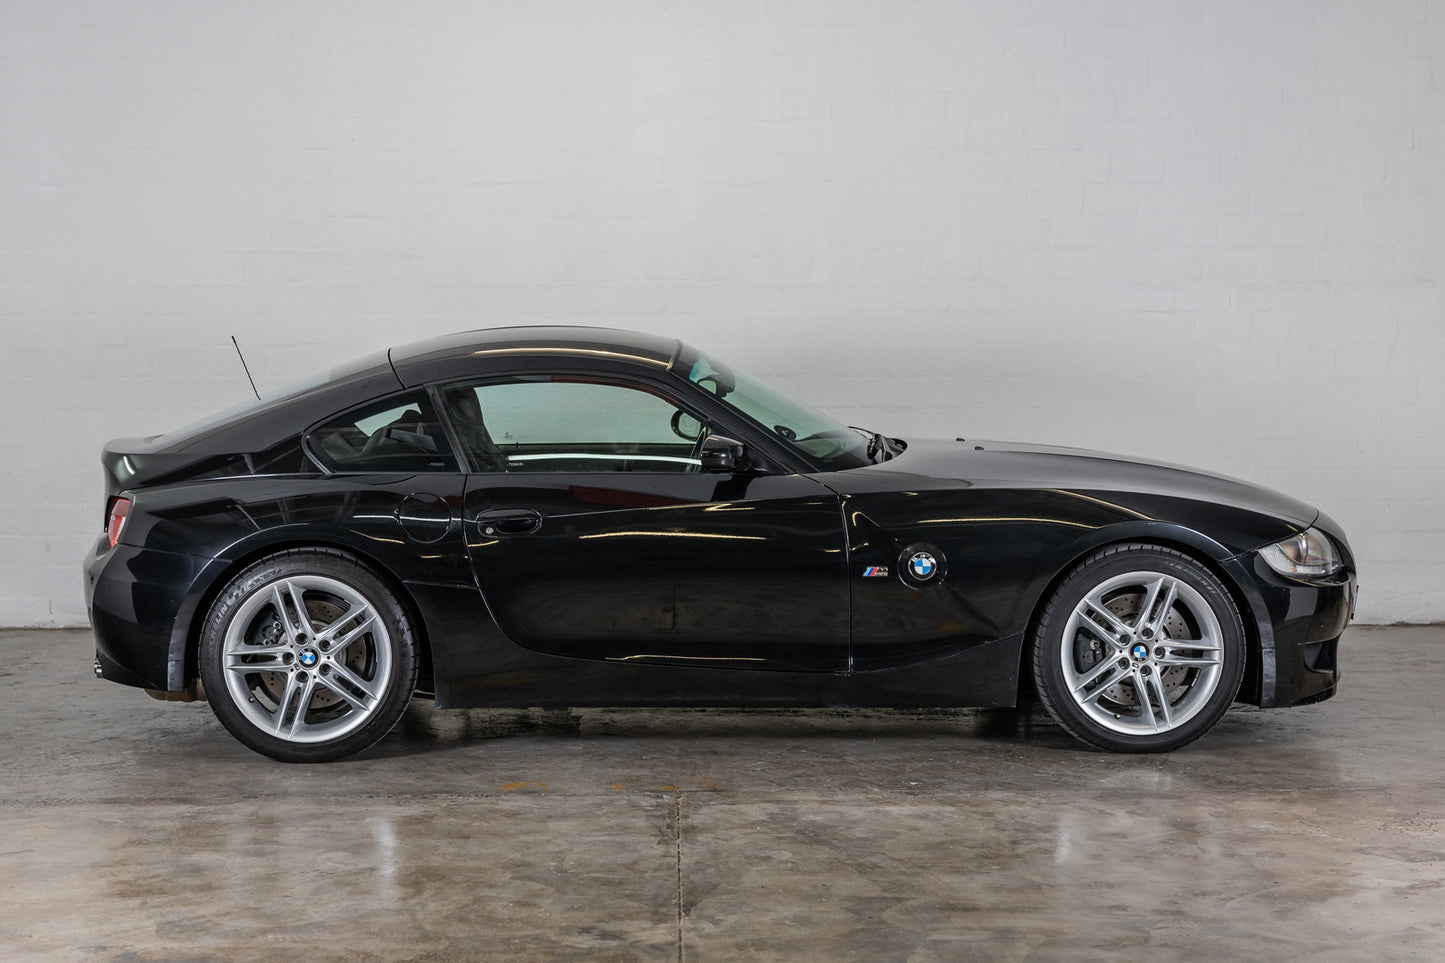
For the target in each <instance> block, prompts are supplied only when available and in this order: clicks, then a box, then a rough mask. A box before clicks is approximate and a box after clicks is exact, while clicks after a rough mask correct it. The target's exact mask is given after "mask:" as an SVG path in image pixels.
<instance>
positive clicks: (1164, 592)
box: [1134, 575, 1179, 639]
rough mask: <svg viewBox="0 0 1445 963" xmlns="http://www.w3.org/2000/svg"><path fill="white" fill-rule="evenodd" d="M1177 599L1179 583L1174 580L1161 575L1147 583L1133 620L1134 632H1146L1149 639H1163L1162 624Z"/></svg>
mask: <svg viewBox="0 0 1445 963" xmlns="http://www.w3.org/2000/svg"><path fill="white" fill-rule="evenodd" d="M1178 599H1179V583H1178V582H1177V581H1176V580H1174V579H1172V578H1169V577H1168V576H1164V575H1161V576H1160V577H1159V578H1157V579H1155V580H1154V581H1153V582H1151V583H1149V585H1148V586H1147V587H1146V589H1145V591H1144V601H1143V603H1142V604H1141V605H1140V606H1139V616H1138V618H1136V619H1135V620H1134V630H1135V631H1136V632H1143V631H1145V630H1148V633H1149V634H1148V636H1147V638H1149V639H1158V638H1161V637H1163V634H1164V623H1165V621H1166V620H1167V619H1168V618H1169V613H1170V611H1171V610H1172V609H1173V608H1174V603H1175V602H1176V601H1177V600H1178Z"/></svg>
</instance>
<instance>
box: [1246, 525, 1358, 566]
mask: <svg viewBox="0 0 1445 963" xmlns="http://www.w3.org/2000/svg"><path fill="white" fill-rule="evenodd" d="M1259 554H1260V556H1261V557H1263V558H1264V560H1265V561H1266V562H1268V563H1269V567H1270V568H1272V569H1274V570H1275V571H1276V572H1278V573H1279V574H1281V575H1290V576H1293V577H1295V578H1319V577H1321V576H1324V575H1333V574H1335V573H1336V572H1338V571H1339V570H1340V568H1341V567H1342V566H1343V564H1344V563H1343V562H1341V561H1340V556H1339V553H1337V552H1336V551H1335V546H1334V543H1333V542H1331V541H1330V540H1329V539H1328V538H1326V537H1325V536H1324V535H1322V534H1320V533H1319V532H1317V531H1315V530H1314V529H1313V528H1311V529H1308V530H1307V531H1303V532H1300V533H1299V534H1298V535H1291V536H1290V537H1289V538H1284V539H1280V540H1279V541H1278V542H1275V543H1274V544H1273V545H1266V546H1265V547H1264V548H1262V549H1260V550H1259Z"/></svg>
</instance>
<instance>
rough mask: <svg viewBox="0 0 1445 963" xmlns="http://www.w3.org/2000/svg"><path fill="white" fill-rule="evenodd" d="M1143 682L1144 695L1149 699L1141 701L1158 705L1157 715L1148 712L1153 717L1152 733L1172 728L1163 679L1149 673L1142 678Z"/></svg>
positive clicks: (1167, 696)
mask: <svg viewBox="0 0 1445 963" xmlns="http://www.w3.org/2000/svg"><path fill="white" fill-rule="evenodd" d="M1143 681H1144V693H1146V694H1147V695H1148V696H1150V697H1151V698H1149V699H1147V700H1141V701H1149V702H1153V703H1157V704H1158V709H1159V712H1158V715H1157V716H1156V715H1155V714H1154V713H1153V712H1152V711H1151V712H1150V715H1151V716H1153V717H1154V718H1153V721H1154V731H1155V732H1161V731H1163V730H1165V729H1172V728H1174V719H1173V713H1172V712H1171V707H1170V705H1169V695H1168V693H1166V692H1165V690H1164V679H1163V678H1162V677H1161V676H1160V675H1159V673H1158V672H1150V673H1149V674H1148V675H1145V676H1143Z"/></svg>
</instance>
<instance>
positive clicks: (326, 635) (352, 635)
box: [316, 605, 376, 652]
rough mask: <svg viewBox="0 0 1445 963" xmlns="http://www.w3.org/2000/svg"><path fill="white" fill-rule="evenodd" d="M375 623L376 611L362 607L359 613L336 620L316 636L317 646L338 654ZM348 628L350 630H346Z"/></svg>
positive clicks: (347, 614) (368, 607) (349, 613)
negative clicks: (325, 647) (319, 645)
mask: <svg viewBox="0 0 1445 963" xmlns="http://www.w3.org/2000/svg"><path fill="white" fill-rule="evenodd" d="M375 621H376V610H375V609H373V608H371V606H369V605H368V606H363V607H362V608H361V611H359V612H357V613H355V614H353V613H351V612H347V613H346V615H344V616H342V617H341V618H339V619H337V620H336V621H335V622H333V623H331V624H330V625H328V626H327V627H326V628H324V629H322V630H321V631H320V632H318V633H317V634H316V641H317V643H318V644H321V645H326V646H329V647H330V649H331V651H332V652H340V651H341V650H342V649H345V648H346V647H347V646H348V645H350V644H351V643H353V642H355V641H356V640H357V639H359V638H361V637H362V636H363V635H365V634H366V633H367V631H368V630H369V629H370V628H371V626H372V623H374V622H375ZM348 626H350V628H348ZM343 629H344V630H345V631H342V630H343Z"/></svg>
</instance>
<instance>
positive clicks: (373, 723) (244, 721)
mask: <svg viewBox="0 0 1445 963" xmlns="http://www.w3.org/2000/svg"><path fill="white" fill-rule="evenodd" d="M200 671H201V681H202V682H203V683H204V684H205V687H206V695H207V698H208V699H209V700H210V703H211V708H212V710H213V711H214V712H215V714H216V717H217V718H218V719H220V721H221V724H222V725H224V726H225V727H226V728H227V729H228V730H229V731H230V732H231V734H232V735H233V736H235V737H236V738H237V739H239V740H240V741H241V742H242V743H244V744H245V745H247V746H249V747H250V748H252V749H254V750H256V751H257V752H260V753H264V754H265V755H268V756H270V757H272V758H273V759H279V760H281V761H282V762H328V761H330V760H333V759H340V758H342V757H344V756H349V755H352V754H354V753H357V752H360V751H361V750H363V749H365V748H367V747H368V746H370V745H372V744H373V743H375V742H376V741H377V740H379V739H381V738H382V737H383V736H385V735H386V734H387V733H388V732H390V731H391V729H392V727H393V726H395V725H396V723H397V720H399V719H400V718H401V715H402V713H403V712H404V711H405V710H406V706H407V703H408V702H409V701H410V700H411V692H412V688H413V687H414V686H415V684H416V672H417V658H416V639H415V633H414V632H413V630H412V626H411V622H410V620H409V619H408V617H407V614H406V610H405V608H404V607H403V605H402V604H401V602H400V600H399V599H398V598H397V597H396V594H395V593H394V592H393V591H392V590H391V589H390V588H389V587H388V586H387V584H386V583H385V582H384V581H383V580H382V579H381V578H380V577H379V576H378V574H377V573H376V572H375V571H374V570H372V569H370V568H368V567H367V566H365V565H362V564H361V563H360V562H358V561H356V560H355V559H353V558H351V557H350V556H348V555H344V554H342V553H340V552H335V551H330V550H326V549H297V550H293V551H288V552H282V553H280V554H277V555H273V556H270V557H269V558H265V559H262V560H261V561H259V562H257V563H256V564H255V565H252V566H251V567H250V568H248V569H246V570H245V571H243V572H242V573H241V574H240V575H238V576H237V577H236V578H235V579H234V580H233V581H232V582H231V583H230V584H229V585H228V586H227V587H226V588H225V590H224V591H222V592H221V594H220V596H219V597H217V599H216V601H215V603H214V604H213V605H212V606H211V610H210V613H209V614H208V615H207V617H206V622H205V625H204V626H203V627H202V630H201V643H200Z"/></svg>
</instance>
